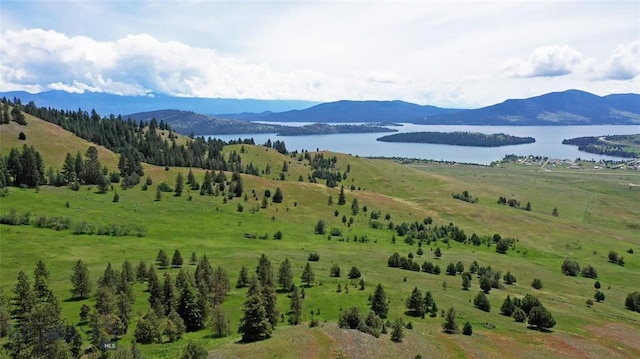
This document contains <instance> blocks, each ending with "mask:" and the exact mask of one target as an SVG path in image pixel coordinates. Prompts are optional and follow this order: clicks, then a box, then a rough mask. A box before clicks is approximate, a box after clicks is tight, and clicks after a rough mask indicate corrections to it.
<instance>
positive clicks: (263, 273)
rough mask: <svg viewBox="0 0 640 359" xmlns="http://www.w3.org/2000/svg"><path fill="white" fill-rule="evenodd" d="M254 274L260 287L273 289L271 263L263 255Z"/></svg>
mask: <svg viewBox="0 0 640 359" xmlns="http://www.w3.org/2000/svg"><path fill="white" fill-rule="evenodd" d="M256 274H257V276H258V280H259V281H260V285H261V286H265V285H267V286H269V287H273V270H272V269H271V261H270V260H269V259H268V258H267V256H266V255H264V253H263V254H262V255H261V256H260V261H259V262H258V267H257V268H256Z"/></svg>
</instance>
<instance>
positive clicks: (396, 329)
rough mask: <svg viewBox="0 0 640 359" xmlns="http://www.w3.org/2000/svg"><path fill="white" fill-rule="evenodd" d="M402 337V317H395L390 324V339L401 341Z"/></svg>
mask: <svg viewBox="0 0 640 359" xmlns="http://www.w3.org/2000/svg"><path fill="white" fill-rule="evenodd" d="M403 338H404V325H403V323H402V319H396V320H395V321H394V322H393V324H392V330H391V340H393V341H394V342H401V341H402V339H403Z"/></svg>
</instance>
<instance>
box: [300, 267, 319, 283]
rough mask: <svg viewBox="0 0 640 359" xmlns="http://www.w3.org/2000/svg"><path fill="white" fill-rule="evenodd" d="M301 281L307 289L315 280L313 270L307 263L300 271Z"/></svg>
mask: <svg viewBox="0 0 640 359" xmlns="http://www.w3.org/2000/svg"><path fill="white" fill-rule="evenodd" d="M301 279H302V281H303V282H304V283H306V284H307V287H310V286H311V285H312V284H313V282H314V281H315V279H316V275H315V273H313V269H312V268H311V264H310V263H309V262H307V265H306V266H305V267H304V270H303V271H302V278H301Z"/></svg>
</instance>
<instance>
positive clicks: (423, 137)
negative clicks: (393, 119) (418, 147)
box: [378, 132, 536, 147]
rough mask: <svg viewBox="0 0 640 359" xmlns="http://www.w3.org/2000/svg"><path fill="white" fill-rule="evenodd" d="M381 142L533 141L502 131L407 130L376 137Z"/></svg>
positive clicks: (505, 143) (497, 143) (478, 143)
mask: <svg viewBox="0 0 640 359" xmlns="http://www.w3.org/2000/svg"><path fill="white" fill-rule="evenodd" d="M378 141H382V142H409V143H434V144H441V145H454V146H474V147H500V146H510V145H521V144H525V143H533V142H535V141H536V140H535V138H533V137H518V136H512V135H507V134H504V133H495V134H485V133H478V132H407V133H396V134H393V135H388V136H384V137H380V138H378Z"/></svg>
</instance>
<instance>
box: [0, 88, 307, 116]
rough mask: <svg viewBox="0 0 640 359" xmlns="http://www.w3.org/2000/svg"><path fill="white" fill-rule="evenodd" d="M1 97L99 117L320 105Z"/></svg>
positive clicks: (56, 94)
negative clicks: (91, 113) (171, 110)
mask: <svg viewBox="0 0 640 359" xmlns="http://www.w3.org/2000/svg"><path fill="white" fill-rule="evenodd" d="M0 97H7V98H9V99H13V98H14V97H18V98H20V99H21V100H22V102H23V103H27V102H29V101H33V102H35V103H36V104H37V105H38V106H46V107H52V108H56V109H65V110H74V111H75V110H77V109H78V108H82V109H83V110H86V111H91V110H92V109H95V110H96V111H97V112H98V113H99V114H100V115H102V116H106V115H109V114H115V115H118V114H126V113H135V112H143V111H155V110H159V109H164V108H176V109H180V110H183V111H194V112H197V113H207V114H214V113H232V112H234V113H236V112H238V113H239V112H263V111H277V112H282V111H289V110H294V109H298V110H299V109H303V108H308V107H310V106H313V105H316V104H318V103H317V102H312V101H298V100H250V99H246V100H245V99H224V98H194V97H172V96H165V95H158V94H154V95H152V96H119V95H111V94H106V93H97V92H85V93H82V94H79V93H69V92H66V91H47V92H40V93H37V94H31V93H28V92H24V91H13V92H0Z"/></svg>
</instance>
